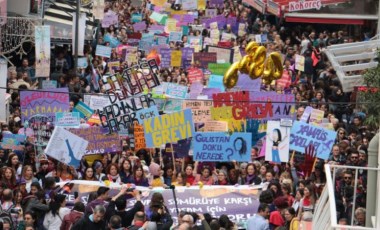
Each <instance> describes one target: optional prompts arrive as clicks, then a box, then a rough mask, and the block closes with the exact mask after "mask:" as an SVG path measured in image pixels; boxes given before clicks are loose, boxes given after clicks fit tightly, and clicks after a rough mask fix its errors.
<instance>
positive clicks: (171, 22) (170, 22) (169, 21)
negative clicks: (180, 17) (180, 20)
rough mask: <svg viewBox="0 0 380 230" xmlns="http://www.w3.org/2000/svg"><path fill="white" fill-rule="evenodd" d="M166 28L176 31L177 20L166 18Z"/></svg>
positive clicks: (169, 30) (168, 30)
mask: <svg viewBox="0 0 380 230" xmlns="http://www.w3.org/2000/svg"><path fill="white" fill-rule="evenodd" d="M166 30H167V32H176V31H177V20H175V19H174V18H168V19H167V20H166Z"/></svg>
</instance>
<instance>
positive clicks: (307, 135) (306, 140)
mask: <svg viewBox="0 0 380 230" xmlns="http://www.w3.org/2000/svg"><path fill="white" fill-rule="evenodd" d="M335 138H336V132H335V131H331V130H327V129H324V128H322V127H317V126H314V125H310V124H307V123H304V122H300V121H295V122H294V123H293V127H292V130H291V134H290V149H291V150H295V151H297V152H301V153H305V148H306V147H308V146H309V145H310V144H312V145H313V146H314V148H315V153H316V156H317V157H318V158H321V159H323V160H327V159H328V158H329V155H330V152H331V149H332V147H333V145H334V141H335Z"/></svg>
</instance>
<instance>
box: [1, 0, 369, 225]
mask: <svg viewBox="0 0 380 230" xmlns="http://www.w3.org/2000/svg"><path fill="white" fill-rule="evenodd" d="M180 8H181V4H178V1H176V2H173V3H171V9H172V10H179V9H180ZM211 8H215V7H211V5H210V4H209V3H207V5H206V9H211ZM216 9H217V15H224V16H225V17H226V18H227V17H236V18H237V22H240V23H243V24H244V25H245V30H244V33H241V34H238V33H236V31H235V32H234V30H233V29H231V27H234V25H230V26H228V25H226V26H225V27H224V28H223V29H221V31H223V32H225V33H229V34H232V35H233V36H232V38H231V39H229V40H228V42H230V45H231V47H235V46H238V47H239V48H240V49H241V50H244V48H245V46H246V45H247V44H248V43H249V42H250V41H252V39H253V38H252V36H250V35H251V34H265V35H266V36H267V41H266V42H265V44H263V45H265V46H266V49H267V52H268V53H270V52H280V53H282V54H283V57H284V60H283V61H284V62H283V64H284V73H283V78H282V79H281V81H277V82H274V84H272V85H271V86H270V87H265V88H263V89H262V90H270V91H276V92H278V93H280V94H282V93H288V94H294V95H295V100H296V101H295V102H296V109H297V119H298V120H299V119H300V118H301V116H302V114H303V112H304V109H305V107H306V106H308V105H309V106H311V107H313V108H315V109H319V110H323V111H324V112H325V113H324V118H326V119H328V121H329V123H331V124H332V125H333V129H334V130H335V131H337V137H336V140H335V144H334V146H333V148H332V149H331V153H330V157H329V159H328V160H326V161H324V160H321V159H319V160H318V161H317V163H316V164H314V165H313V167H314V168H313V169H312V173H311V175H305V173H304V172H303V171H302V169H301V167H300V165H301V163H302V162H301V161H299V160H297V159H298V158H297V157H295V158H293V157H292V159H290V160H289V162H288V163H282V164H275V163H272V162H266V161H265V159H264V158H263V156H259V154H258V152H259V148H260V146H255V147H253V149H252V154H251V161H249V162H218V163H212V162H194V161H193V160H192V158H191V157H185V158H178V159H175V158H174V157H172V155H170V154H165V152H160V149H151V150H147V149H131V148H129V147H128V146H123V151H122V152H116V153H106V154H103V155H102V156H101V159H98V160H95V161H92V162H90V161H87V160H86V159H85V158H84V159H83V160H82V161H81V165H80V167H79V168H74V167H72V166H69V165H65V164H63V163H61V162H58V161H57V160H55V159H53V158H50V157H46V156H44V155H41V154H40V153H39V152H38V151H36V148H34V146H33V145H32V144H30V143H26V144H25V148H24V150H23V151H19V150H17V151H16V150H15V151H11V150H7V149H0V162H1V165H2V173H1V182H0V198H1V209H2V212H1V213H2V214H1V215H0V219H2V225H3V229H20V230H22V229H25V230H32V229H47V230H55V229H75V230H76V229H78V230H79V229H91V230H95V229H124V228H127V229H148V230H151V229H152V230H153V229H159V230H160V229H162V230H164V229H236V228H237V226H236V225H235V224H234V223H233V222H232V221H231V220H230V219H229V218H228V216H227V215H222V216H220V217H212V216H211V215H210V214H208V213H187V212H180V213H179V216H177V217H176V218H177V219H178V222H177V223H175V222H174V221H173V218H172V216H171V215H170V212H169V210H168V209H167V208H166V206H165V202H164V200H163V197H162V195H161V196H160V194H159V193H157V194H154V195H153V197H152V200H151V202H150V205H149V206H144V205H143V204H142V203H141V202H140V199H141V197H140V194H139V193H138V191H133V192H130V191H127V189H126V188H125V187H123V188H122V189H121V190H120V193H118V194H117V195H116V196H114V197H109V195H108V192H109V188H107V187H106V186H105V187H100V188H99V189H98V191H97V193H96V194H92V196H91V197H89V200H88V203H87V205H86V206H85V205H84V204H83V203H81V202H80V201H79V200H78V199H77V200H76V202H75V205H74V207H73V208H72V209H70V208H68V207H66V197H65V196H64V195H62V194H57V193H56V192H55V191H56V190H55V189H56V183H57V182H65V181H71V180H75V179H79V180H86V181H100V182H104V181H111V182H114V183H122V184H135V185H136V186H145V187H151V188H152V187H169V186H171V185H175V186H199V185H200V184H202V185H236V186H238V185H265V187H267V189H266V190H264V191H262V192H261V193H260V206H259V207H258V210H257V213H256V214H255V215H254V216H253V217H251V218H250V219H248V221H247V224H246V229H249V230H253V229H265V230H266V229H291V230H295V229H300V223H301V222H302V221H311V220H312V218H313V214H314V210H315V207H316V206H317V205H318V197H319V195H320V194H321V192H322V190H323V188H324V186H325V184H326V175H325V173H324V167H323V166H324V164H337V165H347V166H363V167H365V166H367V154H368V144H369V142H370V141H371V139H372V137H373V136H374V131H376V129H375V128H374V127H373V128H369V127H366V126H365V125H364V122H365V118H366V115H365V114H364V113H363V112H360V111H356V110H355V109H356V108H355V107H354V106H352V105H353V104H352V103H350V101H352V100H351V98H350V96H351V94H349V93H345V92H343V90H342V86H341V83H340V81H339V79H338V77H337V75H336V72H335V70H334V68H333V67H332V65H331V63H330V62H329V60H328V59H327V57H326V56H325V55H324V53H323V51H324V49H325V48H326V47H327V46H329V45H333V44H341V43H347V42H355V41H361V38H358V37H353V36H349V35H348V34H347V33H346V31H327V30H325V31H322V30H317V29H314V28H313V27H312V26H308V27H306V28H302V29H301V28H300V27H285V26H284V25H281V24H271V23H270V22H269V21H267V20H266V19H265V17H264V16H263V15H261V14H259V13H258V12H256V11H255V9H254V8H252V7H251V6H248V5H246V4H243V3H241V1H237V2H232V1H224V4H223V6H222V7H217V8H216ZM109 10H112V11H113V12H116V13H117V14H118V17H119V21H118V24H117V25H111V26H109V27H108V28H102V29H101V31H98V35H97V39H94V41H93V42H92V44H87V45H85V49H84V53H85V56H86V57H88V62H89V65H88V67H87V68H85V69H80V70H79V71H78V72H75V71H74V70H73V67H74V60H73V57H72V56H71V55H70V50H69V48H68V47H67V46H63V47H58V46H56V49H55V50H54V52H53V56H52V57H51V60H53V61H52V63H51V79H55V80H57V81H58V88H64V87H67V88H69V91H70V93H71V94H70V106H71V107H74V106H75V105H76V104H77V103H78V102H79V101H83V95H84V94H86V93H102V92H105V90H106V89H105V88H104V87H103V85H104V82H103V79H102V76H103V75H105V74H107V73H109V71H110V68H108V65H107V63H108V62H111V61H112V62H114V61H119V62H120V69H119V70H117V71H119V72H122V71H123V68H125V67H128V66H130V65H132V64H134V63H127V62H126V60H124V59H123V57H122V56H121V54H122V53H121V52H119V51H118V49H117V48H114V49H113V51H112V55H111V58H109V59H108V58H104V57H99V56H96V55H95V48H96V45H105V46H110V45H111V44H110V42H107V41H105V40H107V39H105V38H106V37H112V38H116V39H118V40H119V42H120V43H121V44H123V45H127V44H128V35H129V34H131V33H133V32H134V31H133V22H132V15H133V14H142V15H143V18H142V21H143V22H146V25H147V28H149V26H151V25H155V24H157V22H155V21H153V20H152V19H150V18H149V15H150V14H151V13H152V10H151V4H149V2H148V1H145V0H144V1H142V3H141V5H137V6H136V5H132V3H131V1H128V0H121V1H106V5H105V12H108V11H109ZM194 12H197V14H198V18H201V16H204V15H205V10H204V9H203V10H195V11H194ZM198 18H196V19H195V21H194V24H192V25H189V32H188V35H183V37H182V41H181V42H170V43H169V44H168V45H169V46H170V48H171V49H179V50H180V49H181V48H183V47H189V44H188V42H187V36H199V37H200V38H201V39H202V40H203V41H204V40H205V39H206V38H209V37H210V30H209V29H208V28H203V29H202V30H199V29H197V28H198V27H197V26H196V25H200V24H201V23H200V21H199V19H198ZM143 32H147V31H143ZM161 35H165V33H163V34H161ZM166 36H167V34H166ZM204 48H205V47H203V46H202V47H201V50H200V51H202V50H203V49H204ZM148 54H149V53H148V52H146V51H142V50H138V52H137V53H136V59H137V60H142V59H146V58H147V55H148ZM296 54H297V55H302V56H304V57H305V65H304V71H298V70H295V68H294V65H295V55H296ZM32 62H33V58H32V57H28V58H24V59H23V60H22V65H21V66H20V67H18V68H14V67H10V68H9V72H8V78H7V85H8V90H7V91H8V93H9V94H10V95H11V97H10V98H11V100H10V119H9V123H8V124H5V123H3V124H2V125H1V133H2V135H3V134H6V133H13V134H16V133H18V131H19V129H21V128H22V127H23V125H24V124H22V123H21V108H20V91H21V90H36V89H38V81H37V79H36V76H35V70H34V69H33V67H32V65H30V64H32ZM128 64H129V65H128ZM187 76H188V72H187V69H186V68H183V67H170V68H161V69H160V75H159V77H160V80H161V82H171V83H177V84H180V85H185V86H188V87H190V86H191V82H190V81H189V79H188V77H187ZM202 83H203V84H204V86H205V87H207V84H208V79H207V77H205V78H204V79H203V80H202ZM354 178H357V186H356V187H354ZM335 186H336V187H335V192H336V194H335V196H336V202H337V204H336V207H337V215H338V216H337V220H338V221H339V223H340V224H347V225H350V224H351V223H353V224H354V225H357V226H365V212H366V210H365V207H366V187H367V173H366V171H360V172H359V173H358V175H355V172H354V171H352V170H350V169H344V170H337V171H336V174H335ZM355 190H356V191H355ZM354 194H355V195H356V196H354ZM131 196H133V197H134V198H135V199H136V200H137V202H136V203H135V205H134V207H133V208H132V209H130V210H128V211H126V210H125V209H126V199H127V198H128V197H129V198H130V197H131ZM353 203H355V210H353ZM255 211H256V210H252V213H253V212H255ZM352 213H354V219H352Z"/></svg>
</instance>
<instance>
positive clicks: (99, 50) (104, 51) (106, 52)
mask: <svg viewBox="0 0 380 230" xmlns="http://www.w3.org/2000/svg"><path fill="white" fill-rule="evenodd" d="M111 53H112V48H111V47H108V46H102V45H97V46H96V53H95V55H96V56H100V57H106V58H110V57H111Z"/></svg>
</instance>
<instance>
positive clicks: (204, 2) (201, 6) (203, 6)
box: [198, 0, 206, 10]
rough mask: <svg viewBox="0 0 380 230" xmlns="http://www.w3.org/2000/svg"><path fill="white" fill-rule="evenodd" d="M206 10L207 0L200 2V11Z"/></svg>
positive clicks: (200, 0) (199, 0)
mask: <svg viewBox="0 0 380 230" xmlns="http://www.w3.org/2000/svg"><path fill="white" fill-rule="evenodd" d="M205 9H206V0H198V10H205Z"/></svg>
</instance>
